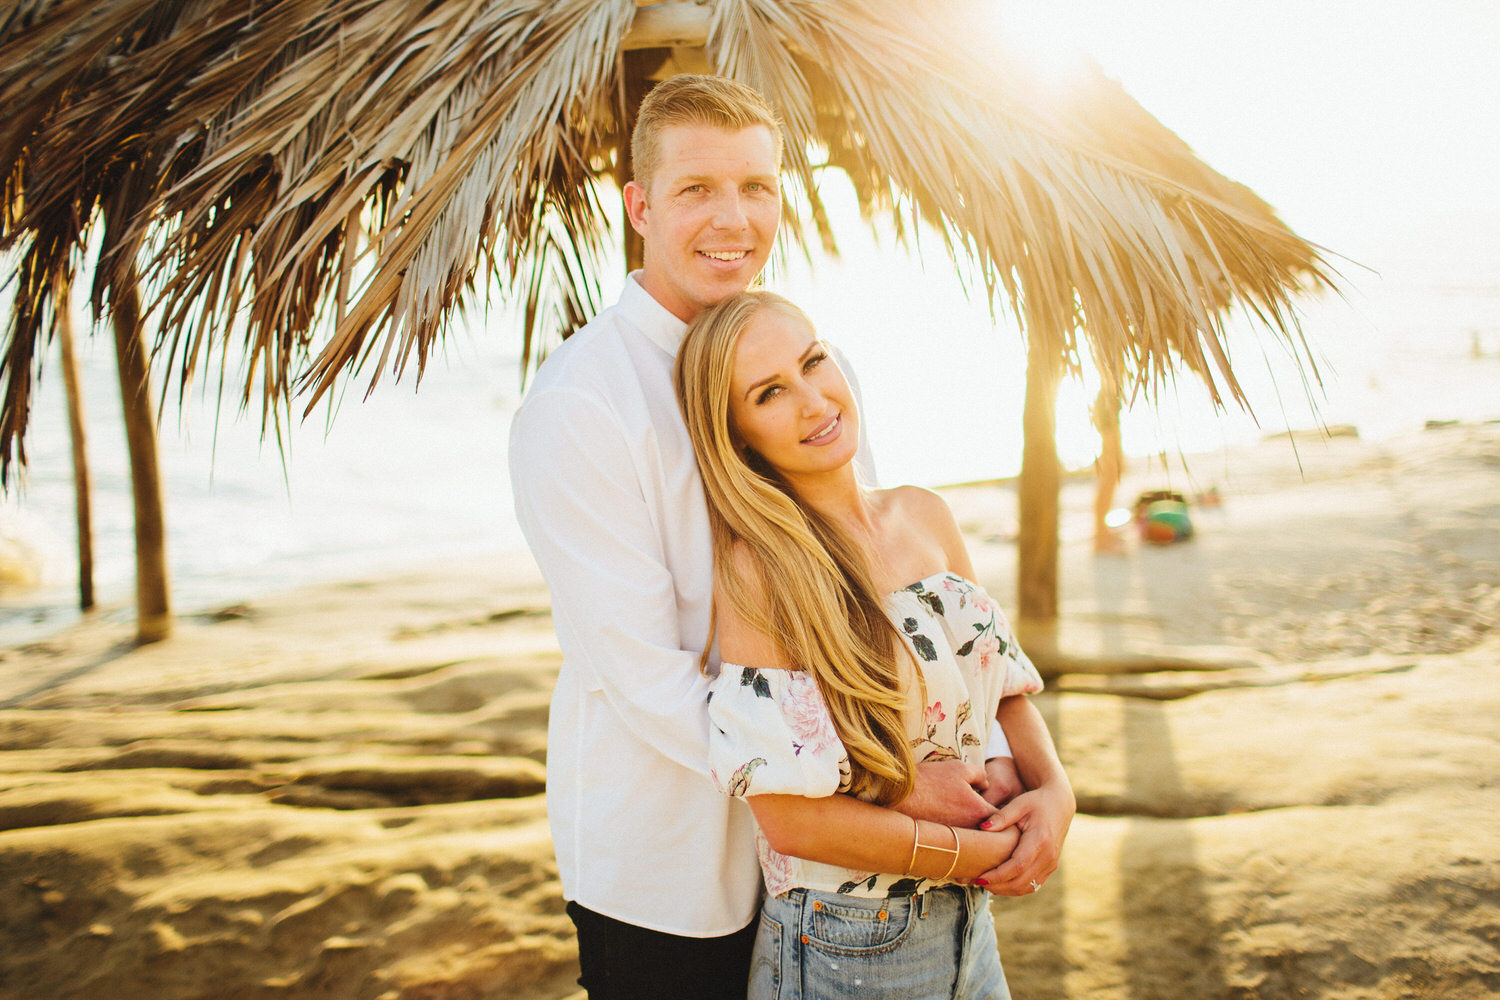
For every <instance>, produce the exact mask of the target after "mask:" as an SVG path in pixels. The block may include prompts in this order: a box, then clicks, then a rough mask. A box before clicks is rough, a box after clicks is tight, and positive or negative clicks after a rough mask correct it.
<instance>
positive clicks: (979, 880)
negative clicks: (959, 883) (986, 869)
mask: <svg viewBox="0 0 1500 1000" xmlns="http://www.w3.org/2000/svg"><path fill="white" fill-rule="evenodd" d="M974 884H975V885H989V884H990V880H989V879H987V878H976V879H975V880H974Z"/></svg>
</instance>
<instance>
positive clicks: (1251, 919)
mask: <svg viewBox="0 0 1500 1000" xmlns="http://www.w3.org/2000/svg"><path fill="white" fill-rule="evenodd" d="M1299 460H1300V464H1301V468H1300V470H1299V467H1298V462H1299ZM1162 486H1170V487H1172V488H1175V489H1179V490H1182V491H1183V492H1184V493H1186V494H1188V495H1189V496H1196V495H1198V494H1201V493H1206V492H1207V491H1208V490H1209V489H1210V488H1212V489H1213V490H1216V491H1217V494H1218V500H1219V502H1218V503H1217V504H1211V503H1207V502H1200V503H1195V504H1194V505H1193V508H1192V509H1193V516H1194V521H1195V525H1196V528H1197V532H1196V535H1195V537H1194V538H1193V539H1192V540H1191V541H1188V542H1184V543H1179V544H1175V545H1172V546H1167V547H1160V548H1158V547H1149V546H1145V545H1143V544H1140V543H1138V542H1136V541H1134V540H1132V541H1131V543H1130V544H1129V546H1128V547H1127V550H1126V552H1125V553H1124V554H1122V555H1117V556H1096V555H1095V554H1094V553H1093V551H1092V549H1091V546H1090V545H1089V543H1088V536H1087V524H1088V514H1087V510H1088V505H1089V503H1090V499H1091V490H1092V487H1091V483H1090V481H1089V480H1088V478H1087V477H1075V478H1072V479H1070V480H1069V481H1068V483H1067V485H1066V486H1065V489H1064V497H1063V500H1064V523H1063V531H1064V547H1063V566H1062V571H1063V576H1062V596H1063V618H1062V621H1061V623H1060V625H1059V627H1058V629H1057V630H1056V631H1055V632H1054V633H1041V632H1037V631H1035V630H1032V632H1031V633H1030V634H1029V635H1027V636H1026V642H1027V644H1028V646H1029V648H1030V649H1031V650H1032V652H1033V654H1034V655H1035V657H1036V658H1037V659H1038V660H1039V662H1041V663H1042V665H1043V666H1044V667H1045V669H1046V670H1047V672H1048V673H1050V674H1051V675H1052V679H1051V681H1050V685H1049V690H1048V692H1047V693H1046V694H1044V695H1041V696H1039V697H1038V702H1039V705H1040V707H1041V709H1042V711H1043V712H1044V714H1045V715H1046V717H1047V719H1048V722H1049V724H1050V725H1051V726H1052V728H1053V732H1054V735H1055V736H1056V738H1057V740H1058V744H1059V747H1060V750H1061V752H1062V755H1063V759H1064V761H1065V763H1066V764H1067V766H1068V768H1069V771H1070V773H1071V775H1072V779H1073V782H1074V785H1075V788H1076V790H1077V792H1078V798H1079V815H1078V818H1077V820H1076V821H1075V823H1074V826H1073V829H1072V833H1071V836H1070V838H1069V840H1068V844H1067V849H1066V853H1065V857H1064V861H1063V866H1062V869H1061V870H1060V871H1059V873H1058V874H1057V876H1055V877H1054V878H1053V879H1052V880H1051V881H1050V882H1049V883H1048V885H1047V886H1046V888H1045V889H1044V891H1043V892H1041V893H1039V894H1037V895H1036V896H1033V897H1028V898H1025V899H1020V900H1014V899H997V900H995V901H994V903H993V905H992V908H993V911H994V913H995V915H996V917H997V920H998V923H999V934H1000V941H1001V949H1002V957H1003V959H1004V962H1005V965H1006V968H1007V972H1008V974H1009V977H1010V981H1011V987H1012V990H1013V992H1014V994H1015V995H1016V997H1018V998H1021V1000H1065V998H1066V1000H1073V998H1078V1000H1082V998H1089V1000H1148V998H1162V1000H1167V998H1173V1000H1183V998H1204V1000H1208V998H1235V1000H1271V998H1305V997H1318V998H1330V1000H1332V998H1337V1000H1386V998H1389V1000H1395V998H1411V997H1416V998H1444V1000H1468V998H1476V1000H1477V998H1480V997H1492V996H1495V995H1497V993H1500V823H1497V821H1496V819H1497V817H1500V789H1497V785H1496V781H1497V779H1496V775H1497V773H1500V738H1497V730H1496V726H1495V721H1494V720H1495V719H1496V718H1497V717H1500V683H1497V671H1500V663H1497V661H1500V632H1497V630H1496V626H1497V623H1500V530H1497V525H1500V425H1497V424H1470V425H1458V426H1445V427H1437V428H1433V429H1430V430H1428V431H1425V432H1421V433H1415V434H1411V435H1408V436H1406V437H1402V438H1398V439H1394V440H1386V441H1379V442H1367V441H1364V440H1361V439H1360V438H1358V437H1357V436H1351V437H1332V438H1327V439H1319V438H1316V437H1303V438H1299V439H1298V440H1297V442H1296V453H1295V455H1294V453H1293V449H1292V446H1291V444H1290V443H1289V442H1288V441H1287V439H1285V438H1282V439H1279V440H1275V441H1268V442H1265V443H1263V444H1261V445H1259V446H1257V447H1255V448H1251V449H1247V450H1244V451H1236V452H1232V453H1228V454H1218V455H1211V456H1202V457H1197V458H1194V459H1192V460H1191V461H1190V462H1189V466H1188V469H1187V470H1186V471H1183V470H1182V469H1181V467H1180V463H1179V464H1178V465H1176V466H1174V467H1173V468H1171V469H1166V468H1163V466H1162V465H1161V464H1160V463H1147V462H1144V461H1140V460H1137V461H1135V462H1134V464H1133V465H1132V466H1131V467H1130V468H1129V469H1128V470H1127V474H1126V481H1125V483H1124V484H1123V485H1122V487H1121V489H1120V492H1119V497H1120V500H1121V502H1122V503H1128V502H1129V500H1130V499H1131V498H1133V497H1134V496H1135V494H1136V492H1138V491H1140V490H1144V489H1150V488H1159V487H1162ZM945 492H946V495H947V496H948V498H949V500H950V502H951V503H952V505H953V506H954V508H955V510H956V511H957V513H958V514H959V518H960V521H961V523H962V524H963V526H964V529H965V531H966V533H967V535H968V537H969V538H970V541H971V546H972V549H973V554H974V557H975V562H976V566H977V569H978V572H979V576H980V577H981V582H983V583H984V584H985V585H986V586H988V587H990V588H991V590H992V592H993V593H994V594H995V595H996V596H997V597H998V598H1000V600H1001V601H1002V603H1003V604H1005V605H1006V606H1007V607H1012V608H1013V607H1014V580H1013V574H1014V559H1015V550H1014V544H1013V535H1014V530H1015V506H1014V496H1013V493H1012V492H1011V488H1010V486H1009V485H1007V484H1005V483H988V484H976V485H969V486H961V487H953V488H950V489H948V490H946V491H945ZM129 640H130V629H129V627H128V626H125V625H120V624H114V623H108V622H103V621H92V622H84V623H83V624H81V625H78V626H76V627H73V628H70V629H68V630H66V631H63V632H60V633H57V634H54V635H51V636H48V637H47V638H45V639H43V640H41V641H36V642H33V643H30V644H28V645H24V646H19V647H13V648H8V649H5V650H3V651H0V751H3V752H0V772H3V774H0V997H3V998H5V1000H12V998H14V1000H21V998H25V1000H71V998H84V997H87V998H90V1000H100V998H105V1000H113V998H135V997H151V998H154V1000H189V998H200V997H203V998H207V997H213V998H219V1000H230V998H233V1000H270V998H304V997H306V998H312V997H320V998H325V997H332V998H351V1000H355V998H357V1000H419V998H420V1000H439V998H443V1000H448V998H454V1000H457V998H465V1000H467V998H516V1000H553V998H565V997H572V996H574V995H576V994H577V992H578V990H577V987H576V985H575V984H574V982H573V980H574V977H575V976H576V975H577V971H576V956H575V951H574V945H573V941H572V926H571V924H570V922H569V921H568V919H567V917H566V916H565V915H564V913H563V909H562V898H561V894H560V887H559V884H558V881H557V877H556V869H555V866H554V864H553V861H552V851H551V843H550V840H549V835H548V830H547V824H546V816H545V807H544V804H543V797H542V792H543V787H544V780H545V779H544V772H543V762H544V761H545V756H546V716H547V702H548V697H549V695H550V691H551V686H552V681H553V678H554V676H555V674H556V671H557V668H558V663H559V655H558V652H557V648H556V644H555V640H554V639H553V636H552V632H551V626H550V618H549V611H548V603H547V595H546V591H545V588H544V587H543V586H542V585H541V582H540V579H539V577H538V575H537V573H536V570H535V567H534V566H533V565H531V564H530V563H529V562H528V561H526V560H524V559H515V560H501V559H495V558H484V559H478V558H476V559H473V560H469V561H465V562H459V563H450V564H444V565H436V566H430V567H426V568H424V569H422V570H421V571H412V572H407V573H403V574H399V575H393V576H388V577H384V578H380V579H369V580H358V581H351V582H347V583H343V584H337V585H327V586H318V587H313V588H309V589H304V590H300V591H296V592H290V593H285V594H280V595H276V596H272V597H265V598H254V599H251V600H249V601H248V602H246V603H242V604H233V605H228V606H225V607H222V608H219V609H215V610H213V611H210V612H207V613H204V614H200V615H195V616H191V617H185V618H184V619H183V620H182V621H181V623H180V629H179V634H178V635H177V637H175V638H174V639H172V640H171V641H169V642H167V643H162V644H158V645H155V646H150V647H143V648H137V647H134V646H132V645H131V643H130V641H129ZM601 821H604V822H607V821H608V820H607V817H605V818H601Z"/></svg>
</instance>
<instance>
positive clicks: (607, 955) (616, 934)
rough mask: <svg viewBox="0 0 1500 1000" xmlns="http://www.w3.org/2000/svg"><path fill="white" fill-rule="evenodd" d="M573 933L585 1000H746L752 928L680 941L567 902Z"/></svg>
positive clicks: (580, 984)
mask: <svg viewBox="0 0 1500 1000" xmlns="http://www.w3.org/2000/svg"><path fill="white" fill-rule="evenodd" d="M568 916H570V917H572V918H573V925H574V926H575V927H577V928H578V964H579V966H580V967H582V969H583V974H582V975H581V976H579V977H578V985H579V986H582V987H583V988H584V989H586V990H588V994H589V1000H745V985H746V983H747V982H748V980H749V978H750V951H751V949H752V948H753V947H754V946H755V926H756V923H757V921H758V920H759V918H758V917H757V918H756V920H752V921H750V923H749V925H748V926H746V927H745V928H743V929H741V930H738V931H736V932H734V933H733V934H729V935H726V936H724V937H712V938H694V937H679V936H678V935H676V934H665V933H663V932H661V931H653V930H647V929H646V928H644V927H637V926H635V925H634V924H627V923H625V922H624V921H621V920H616V919H615V918H614V917H606V916H605V915H604V914H602V913H595V912H594V911H593V910H590V909H588V908H586V907H583V906H579V905H578V904H577V903H574V902H572V901H569V903H568Z"/></svg>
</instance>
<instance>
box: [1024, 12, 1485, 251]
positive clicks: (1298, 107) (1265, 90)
mask: <svg viewBox="0 0 1500 1000" xmlns="http://www.w3.org/2000/svg"><path fill="white" fill-rule="evenodd" d="M1001 6H1004V7H1007V8H1014V9H1015V10H1016V11H1018V12H1020V14H1021V15H1022V16H1021V18H1020V20H1021V21H1022V22H1023V23H1026V24H1028V25H1031V26H1034V31H1033V33H1034V34H1035V35H1036V37H1038V39H1039V40H1042V39H1045V38H1046V37H1047V36H1048V35H1049V34H1050V35H1052V36H1053V37H1056V38H1059V39H1066V38H1071V39H1072V40H1074V41H1075V42H1076V43H1077V44H1079V45H1080V46H1081V47H1083V48H1084V49H1085V50H1087V51H1089V52H1091V53H1093V55H1094V56H1095V58H1097V59H1098V60H1099V62H1100V63H1101V64H1102V65H1103V66H1104V68H1105V70H1106V72H1108V73H1109V74H1110V75H1112V76H1114V77H1115V78H1116V79H1118V80H1120V82H1121V83H1123V84H1124V86H1125V88H1126V89H1127V90H1128V91H1129V92H1130V93H1131V95H1132V96H1134V97H1135V98H1136V100H1138V101H1140V102H1141V104H1142V105H1144V106H1145V107H1146V108H1147V109H1148V110H1149V111H1151V112H1152V113H1153V114H1154V115H1155V116H1156V117H1157V118H1158V119H1160V120H1161V121H1162V122H1163V123H1164V124H1166V125H1167V126H1168V127H1169V128H1172V129H1173V130H1175V131H1176V132H1177V133H1178V134H1179V135H1180V136H1182V137H1183V138H1184V139H1185V140H1186V141H1187V142H1188V143H1189V144H1190V145H1191V146H1192V147H1193V148H1194V150H1195V151H1196V152H1197V153H1198V154H1199V155H1200V156H1202V157H1203V158H1204V159H1205V160H1206V161H1207V162H1208V163H1209V164H1210V165H1212V166H1214V167H1215V168H1216V169H1218V170H1219V171H1220V172H1221V173H1224V174H1227V175H1228V176H1230V177H1233V178H1234V179H1235V180H1238V181H1241V182H1243V183H1245V184H1248V185H1249V186H1250V187H1252V188H1253V189H1255V190H1256V191H1257V192H1258V193H1259V194H1260V195H1261V196H1262V197H1263V198H1265V199H1266V200H1268V201H1269V202H1270V203H1271V204H1272V205H1274V206H1275V207H1276V208H1277V209H1278V210H1279V211H1280V212H1281V213H1282V216H1283V218H1284V219H1285V220H1286V221H1287V222H1288V223H1289V224H1291V225H1292V227H1293V228H1294V229H1297V230H1298V231H1300V232H1302V233H1303V235H1305V236H1307V237H1308V238H1310V239H1313V240H1317V241H1320V242H1323V243H1324V244H1326V245H1330V246H1335V247H1338V248H1340V249H1346V252H1348V253H1350V254H1351V255H1355V256H1359V255H1362V254H1370V253H1378V254H1385V253H1390V252H1395V250H1396V247H1394V246H1392V245H1391V244H1392V243H1393V242H1394V241H1399V240H1400V239H1401V238H1402V237H1403V236H1405V235H1406V234H1408V233H1411V232H1413V231H1425V230H1426V229H1427V228H1428V227H1429V224H1430V223H1432V222H1433V221H1435V220H1442V221H1444V222H1445V223H1447V224H1450V225H1451V226H1453V227H1454V228H1455V229H1456V230H1458V231H1459V234H1458V235H1462V236H1464V237H1465V238H1467V237H1470V236H1473V237H1476V238H1477V237H1478V236H1480V235H1481V234H1484V235H1488V236H1489V238H1490V239H1491V240H1492V241H1493V239H1494V238H1495V237H1494V234H1495V233H1496V232H1497V230H1500V69H1497V60H1496V57H1495V56H1496V53H1497V52H1500V3H1496V2H1495V0H1428V2H1423V3H1408V2H1405V0H1254V2H1245V0H1214V2H1203V0H1138V2H1130V3H1120V2H1117V0H1008V2H1005V3H1002V4H1001ZM1035 29H1039V30H1035ZM1049 29H1050V31H1049ZM1494 245H1495V244H1494V243H1493V242H1491V244H1490V246H1491V247H1492V248H1493V247H1494Z"/></svg>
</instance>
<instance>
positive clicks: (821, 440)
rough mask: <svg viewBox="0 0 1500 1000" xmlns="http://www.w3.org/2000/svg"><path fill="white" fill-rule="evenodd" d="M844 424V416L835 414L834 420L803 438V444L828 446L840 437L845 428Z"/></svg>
mask: <svg viewBox="0 0 1500 1000" xmlns="http://www.w3.org/2000/svg"><path fill="white" fill-rule="evenodd" d="M843 424H844V415H843V414H842V413H835V414H834V415H833V419H832V420H830V421H828V423H826V424H824V425H823V426H822V427H819V428H818V429H817V430H815V431H813V432H812V433H811V434H809V435H808V436H807V437H805V438H803V439H802V443H803V444H811V445H820V444H827V443H828V442H830V441H832V440H834V439H836V438H837V437H838V431H839V429H840V428H842V427H843ZM814 439H816V440H814Z"/></svg>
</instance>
